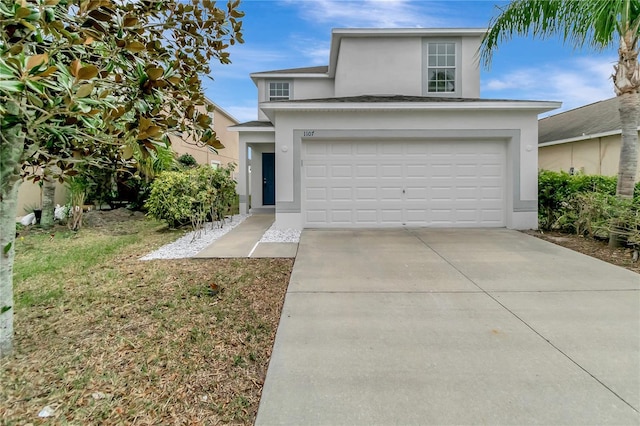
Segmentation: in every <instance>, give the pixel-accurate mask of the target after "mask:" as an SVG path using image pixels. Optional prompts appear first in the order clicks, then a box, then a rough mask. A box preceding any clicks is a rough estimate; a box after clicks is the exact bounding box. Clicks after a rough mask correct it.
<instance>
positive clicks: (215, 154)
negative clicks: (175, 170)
mask: <svg viewBox="0 0 640 426" xmlns="http://www.w3.org/2000/svg"><path fill="white" fill-rule="evenodd" d="M207 102H209V103H210V104H211V105H213V107H214V108H215V109H214V111H213V112H212V113H209V114H210V116H211V120H212V121H213V130H214V131H215V132H216V136H217V137H218V141H219V143H217V144H215V145H214V147H213V148H215V149H212V148H210V147H209V146H207V145H204V146H203V145H199V144H196V143H194V142H193V141H192V140H190V139H189V138H183V137H181V136H180V135H171V136H170V139H171V148H172V149H173V150H174V151H175V152H176V154H177V155H178V156H180V155H182V154H191V155H192V156H193V158H195V159H196V161H197V162H198V164H208V165H210V166H212V167H219V166H226V165H227V164H229V163H234V164H235V165H236V171H237V165H238V160H239V157H238V133H237V132H233V131H230V130H229V129H228V128H229V127H230V126H233V125H236V124H238V120H236V119H235V118H234V117H233V116H232V115H231V114H229V113H228V112H227V111H225V110H224V109H222V108H221V107H220V106H218V105H216V104H215V103H214V102H212V101H210V100H209V99H207ZM202 111H203V112H204V108H203V109H202Z"/></svg>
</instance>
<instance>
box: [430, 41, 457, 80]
mask: <svg viewBox="0 0 640 426" xmlns="http://www.w3.org/2000/svg"><path fill="white" fill-rule="evenodd" d="M427 79H428V82H427V91H428V92H429V93H446V92H455V91H456V44H455V43H444V42H443V43H429V47H428V52H427Z"/></svg>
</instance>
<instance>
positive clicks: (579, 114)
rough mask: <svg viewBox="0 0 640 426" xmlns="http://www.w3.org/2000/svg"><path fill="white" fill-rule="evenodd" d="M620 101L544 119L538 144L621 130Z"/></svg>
mask: <svg viewBox="0 0 640 426" xmlns="http://www.w3.org/2000/svg"><path fill="white" fill-rule="evenodd" d="M620 128H621V125H620V113H619V112H618V99H617V98H615V97H613V98H611V99H606V100H604V101H599V102H595V103H593V104H589V105H585V106H583V107H580V108H576V109H572V110H569V111H565V112H561V113H560V114H556V115H552V116H549V117H546V118H543V119H542V120H540V121H539V122H538V143H545V142H553V141H560V140H565V139H571V138H577V137H580V136H587V135H594V134H598V133H606V132H612V131H616V130H620Z"/></svg>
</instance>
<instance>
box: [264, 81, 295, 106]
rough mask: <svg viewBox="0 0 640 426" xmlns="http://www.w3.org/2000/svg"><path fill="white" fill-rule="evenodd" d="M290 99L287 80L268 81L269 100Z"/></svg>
mask: <svg viewBox="0 0 640 426" xmlns="http://www.w3.org/2000/svg"><path fill="white" fill-rule="evenodd" d="M289 99H291V96H290V91H289V82H287V81H272V82H270V83H269V100H270V101H283V100H284V101H288V100H289Z"/></svg>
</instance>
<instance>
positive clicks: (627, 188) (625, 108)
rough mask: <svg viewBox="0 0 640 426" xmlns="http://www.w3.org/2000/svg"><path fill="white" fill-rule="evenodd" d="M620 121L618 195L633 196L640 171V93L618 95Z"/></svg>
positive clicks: (623, 196)
mask: <svg viewBox="0 0 640 426" xmlns="http://www.w3.org/2000/svg"><path fill="white" fill-rule="evenodd" d="M618 101H619V106H618V108H619V111H620V122H621V123H622V142H621V146H620V162H619V169H618V186H617V188H616V195H617V196H618V197H621V198H633V189H634V187H635V183H636V175H637V173H638V113H639V112H640V105H639V104H638V94H637V92H633V93H623V94H622V95H620V96H618Z"/></svg>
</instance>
